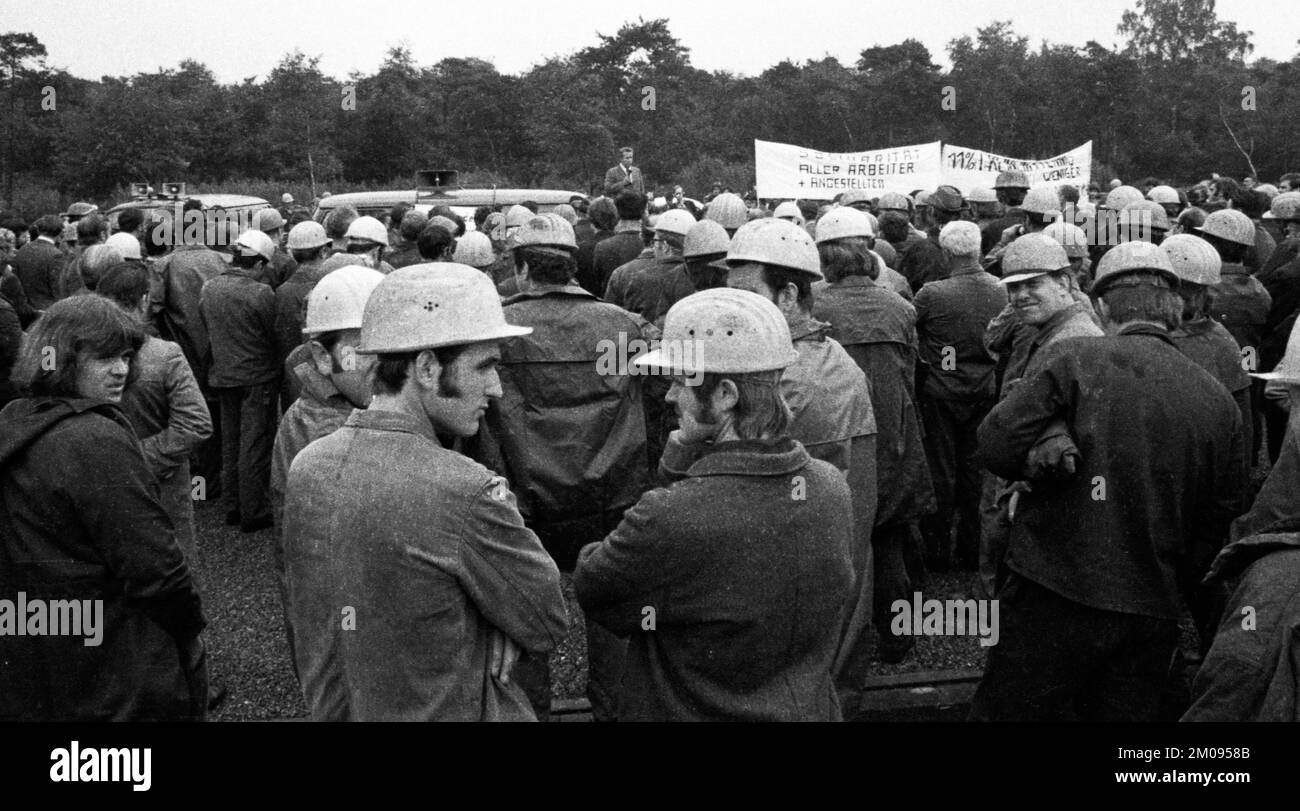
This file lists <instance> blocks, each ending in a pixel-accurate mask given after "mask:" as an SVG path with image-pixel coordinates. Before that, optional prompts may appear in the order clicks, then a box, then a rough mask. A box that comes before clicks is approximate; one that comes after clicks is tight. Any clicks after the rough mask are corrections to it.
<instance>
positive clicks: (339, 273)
mask: <svg viewBox="0 0 1300 811" xmlns="http://www.w3.org/2000/svg"><path fill="white" fill-rule="evenodd" d="M383 280H384V274H382V273H380V272H379V271H377V270H375V269H374V268H368V267H366V266H364V265H349V266H347V267H343V268H339V269H338V270H334V271H331V272H329V273H326V274H325V276H324V277H323V278H322V279H321V280H320V281H319V282H317V283H316V286H315V287H313V288H312V290H311V293H309V294H308V295H307V320H306V323H305V324H304V325H303V328H302V331H303V334H304V335H320V334H322V333H325V332H334V331H335V330H340V329H361V316H362V314H363V313H364V312H365V309H366V302H367V301H368V300H369V299H370V294H371V293H373V292H374V290H375V288H376V287H378V286H379V283H380V282H382V281H383Z"/></svg>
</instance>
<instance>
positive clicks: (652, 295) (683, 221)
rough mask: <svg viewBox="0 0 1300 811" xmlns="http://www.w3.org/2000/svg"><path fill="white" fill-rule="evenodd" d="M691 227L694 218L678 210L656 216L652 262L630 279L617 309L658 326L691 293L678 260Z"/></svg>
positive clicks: (692, 289) (681, 262)
mask: <svg viewBox="0 0 1300 811" xmlns="http://www.w3.org/2000/svg"><path fill="white" fill-rule="evenodd" d="M694 225H695V218H694V217H692V216H691V215H690V214H689V213H688V212H686V211H685V210H683V209H680V208H675V209H672V210H671V211H665V212H664V213H663V214H660V215H659V219H658V220H656V221H655V229H654V242H652V243H651V247H652V249H653V250H654V260H655V261H654V262H652V263H649V264H647V265H645V266H644V267H641V268H640V269H639V270H638V271H637V272H636V273H635V275H633V276H632V277H631V279H630V280H629V281H628V284H627V293H626V295H625V296H624V300H623V302H622V305H621V306H623V307H624V308H625V309H627V310H629V311H630V312H634V313H637V314H639V315H640V316H641V317H642V318H644V319H645V320H646V321H648V322H650V323H651V324H658V323H660V322H661V320H662V319H663V317H664V315H665V314H666V313H667V312H668V308H670V307H672V306H673V305H674V304H676V303H677V302H678V301H680V300H681V299H683V298H685V297H686V296H689V295H690V294H691V293H693V292H695V287H694V285H692V284H691V279H690V276H689V275H688V274H687V273H686V266H685V264H684V263H683V260H682V251H683V249H684V248H685V246H686V234H687V233H689V232H690V230H691V227H692V226H694ZM611 287H613V285H611ZM615 303H618V302H615Z"/></svg>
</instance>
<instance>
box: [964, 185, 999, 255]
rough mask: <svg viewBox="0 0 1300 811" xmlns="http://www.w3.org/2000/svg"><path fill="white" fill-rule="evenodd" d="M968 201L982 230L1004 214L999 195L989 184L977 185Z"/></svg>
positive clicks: (968, 196) (967, 198) (976, 222)
mask: <svg viewBox="0 0 1300 811" xmlns="http://www.w3.org/2000/svg"><path fill="white" fill-rule="evenodd" d="M966 202H968V203H970V209H971V214H972V215H973V217H974V220H975V224H976V225H978V226H979V228H980V231H983V230H984V227H985V226H987V225H988V224H989V223H991V222H993V221H994V220H996V219H997V218H998V217H1000V216H1001V215H1002V204H1001V203H999V202H998V195H997V193H996V192H994V191H993V190H992V189H990V188H989V187H988V186H976V187H975V188H973V189H971V190H970V194H969V195H967V197H966ZM981 247H983V246H982V245H981Z"/></svg>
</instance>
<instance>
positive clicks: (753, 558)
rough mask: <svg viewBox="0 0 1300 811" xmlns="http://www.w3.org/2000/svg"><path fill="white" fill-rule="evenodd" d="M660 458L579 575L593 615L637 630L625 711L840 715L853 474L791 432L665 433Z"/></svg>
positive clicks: (586, 554) (624, 631) (647, 716)
mask: <svg viewBox="0 0 1300 811" xmlns="http://www.w3.org/2000/svg"><path fill="white" fill-rule="evenodd" d="M661 469H662V470H663V472H664V474H665V476H667V477H668V478H670V479H673V480H675V482H674V484H672V485H671V486H669V487H666V488H661V489H656V490H651V491H650V492H648V493H646V494H645V496H644V497H643V498H642V499H641V500H640V501H639V502H637V504H636V506H635V507H633V508H632V509H631V510H630V511H629V512H628V513H627V515H626V516H625V517H624V519H623V522H622V523H621V524H619V526H618V528H617V529H616V530H614V532H613V533H611V534H610V536H609V537H608V538H606V539H605V540H604V541H602V542H600V543H594V544H591V545H589V546H587V547H586V548H584V549H583V550H582V555H581V558H580V560H579V563H578V568H577V570H576V571H575V573H574V580H573V583H574V590H575V591H576V593H577V596H578V601H579V603H580V604H581V605H582V608H583V611H584V612H585V613H586V614H587V617H588V618H589V621H594V622H597V623H599V624H601V625H602V626H604V627H605V628H608V629H609V630H610V631H612V632H614V633H616V634H620V635H627V636H629V637H630V640H629V643H628V653H627V661H626V665H625V668H624V672H623V680H622V694H621V696H620V698H619V702H618V705H619V718H620V720H640V721H653V720H772V721H775V720H782V721H793V720H802V721H833V720H838V718H839V705H838V701H837V700H836V698H835V688H834V684H833V679H832V675H831V668H832V664H833V659H834V655H835V652H836V648H837V646H838V643H839V639H840V627H841V626H840V623H841V620H842V616H843V614H842V612H843V611H844V610H845V605H846V602H847V601H848V600H849V599H850V597H851V596H852V594H851V589H852V583H853V578H854V574H853V570H852V566H851V563H850V550H849V545H850V524H851V522H852V509H851V506H850V496H849V491H848V487H847V486H846V485H845V481H844V477H843V476H841V475H840V474H839V473H838V472H837V471H836V470H835V469H834V468H833V467H832V466H830V465H828V464H826V463H824V462H820V461H818V460H816V459H812V458H811V457H809V455H808V453H807V452H806V451H805V450H804V448H803V447H802V446H801V445H800V444H799V443H798V442H795V441H793V440H790V439H780V440H771V441H757V440H755V441H735V442H723V443H718V444H710V445H707V446H703V445H694V446H682V445H680V444H679V443H677V442H676V441H675V440H670V441H669V443H668V448H667V450H666V451H665V453H664V457H663V462H662V465H661ZM799 482H802V483H803V487H804V488H805V489H803V490H801V491H799V492H800V494H799V495H796V496H795V497H792V496H791V493H792V490H791V487H793V486H797V483H799ZM647 618H650V619H649V622H650V624H647V622H648V620H647Z"/></svg>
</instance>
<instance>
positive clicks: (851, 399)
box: [726, 218, 878, 673]
mask: <svg viewBox="0 0 1300 811" xmlns="http://www.w3.org/2000/svg"><path fill="white" fill-rule="evenodd" d="M726 264H727V266H728V268H729V269H728V272H727V286H728V287H730V288H735V289H740V290H747V291H749V292H751V293H757V294H759V295H761V296H763V297H764V298H766V299H768V300H769V301H771V302H773V303H774V304H776V306H777V308H778V309H779V310H780V311H781V314H782V315H783V316H784V317H785V320H786V327H787V329H789V331H790V335H791V338H792V340H793V341H794V347H795V349H796V350H798V353H799V356H798V358H797V359H796V360H795V361H794V363H793V364H791V365H790V366H788V367H787V368H786V369H785V371H784V373H783V374H782V376H781V395H782V397H783V398H784V399H785V401H786V403H787V404H788V405H789V406H790V411H791V413H792V415H793V419H792V421H791V423H790V436H792V437H793V438H795V439H797V440H798V441H799V442H800V443H802V444H803V445H804V447H805V448H807V449H808V453H809V454H811V455H812V456H813V458H815V459H821V460H822V461H825V462H830V463H831V464H833V465H835V466H836V467H837V468H839V469H840V471H841V472H842V473H844V475H845V476H846V477H847V479H848V483H849V491H850V493H851V494H852V496H853V544H852V553H853V564H854V576H855V584H856V585H855V589H854V592H853V594H854V597H853V599H852V601H851V602H850V605H849V607H848V609H846V610H847V614H846V617H845V635H844V644H843V645H842V646H841V648H840V651H839V653H838V654H837V656H836V672H837V673H843V672H845V669H846V668H848V667H849V658H850V657H851V655H852V654H853V653H854V652H855V650H854V648H855V643H856V642H857V641H858V640H859V639H860V637H861V633H862V629H863V628H864V627H865V626H867V625H869V624H870V621H871V610H872V562H871V560H872V553H871V530H872V527H873V526H875V520H876V482H877V481H878V479H877V476H876V419H875V414H874V412H873V411H872V408H871V390H870V387H869V384H868V383H867V377H866V375H865V374H864V373H863V371H862V369H860V368H859V367H858V365H857V364H856V363H855V362H854V360H853V358H852V357H850V356H849V354H848V353H847V352H845V351H844V347H842V346H841V345H840V344H839V342H838V341H836V340H835V339H834V338H831V337H829V333H830V330H831V326H830V325H829V324H826V323H824V322H822V321H818V320H816V319H814V318H813V316H812V305H813V294H812V285H813V283H815V282H818V281H821V280H822V279H823V278H824V277H823V276H822V272H821V258H820V256H819V255H818V253H817V246H816V245H815V244H814V243H813V241H812V238H811V237H809V236H808V232H807V231H804V230H803V229H802V228H800V227H799V226H797V225H794V224H793V223H788V222H785V221H784V220H777V219H771V218H768V219H762V220H755V221H754V222H751V223H748V224H747V225H744V226H742V227H741V228H740V229H739V230H737V231H736V235H735V237H734V238H732V240H731V244H730V246H729V247H728V250H727V260H726Z"/></svg>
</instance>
